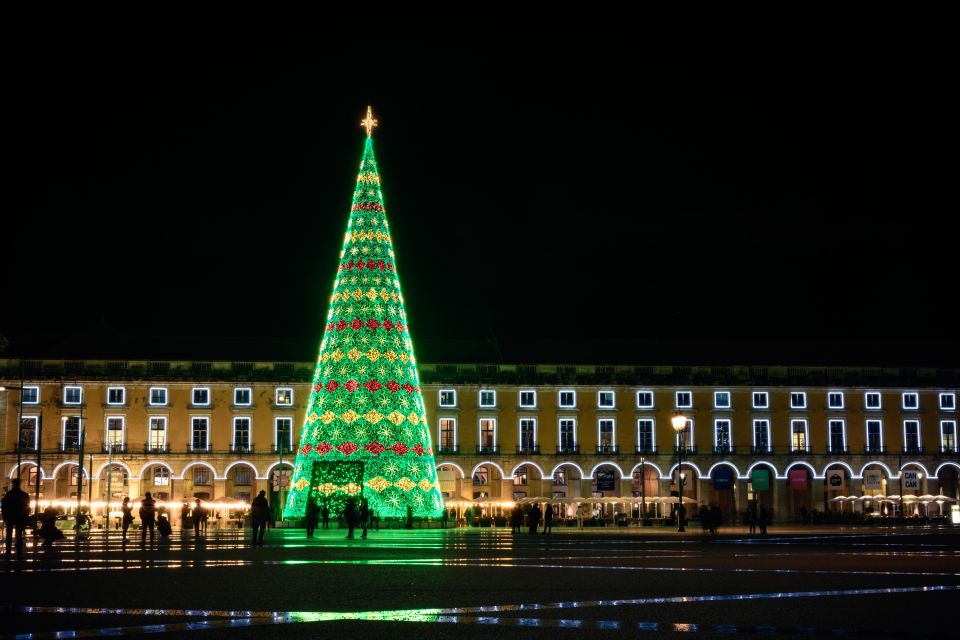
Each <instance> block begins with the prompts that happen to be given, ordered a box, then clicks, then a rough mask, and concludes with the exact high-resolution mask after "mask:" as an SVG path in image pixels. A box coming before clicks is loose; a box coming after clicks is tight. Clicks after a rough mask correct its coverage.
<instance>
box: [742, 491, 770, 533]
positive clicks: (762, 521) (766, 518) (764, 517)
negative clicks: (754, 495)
mask: <svg viewBox="0 0 960 640" xmlns="http://www.w3.org/2000/svg"><path fill="white" fill-rule="evenodd" d="M747 524H748V525H749V527H750V534H751V535H754V534H756V533H757V527H759V528H760V535H762V536H765V535H767V525H768V524H770V512H769V511H767V508H766V507H765V506H763V505H760V508H759V509H758V508H757V502H756V501H755V500H752V501H751V502H750V504H749V505H748V506H747Z"/></svg>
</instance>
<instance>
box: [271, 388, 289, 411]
mask: <svg viewBox="0 0 960 640" xmlns="http://www.w3.org/2000/svg"><path fill="white" fill-rule="evenodd" d="M281 392H286V393H288V394H290V402H280V393H281ZM273 403H274V404H275V405H277V406H278V407H292V406H293V387H277V388H276V389H275V390H274V392H273Z"/></svg>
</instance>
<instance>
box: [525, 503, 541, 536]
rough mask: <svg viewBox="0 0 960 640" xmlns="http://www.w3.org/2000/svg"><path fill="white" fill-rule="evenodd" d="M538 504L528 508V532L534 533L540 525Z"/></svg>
mask: <svg viewBox="0 0 960 640" xmlns="http://www.w3.org/2000/svg"><path fill="white" fill-rule="evenodd" d="M540 513H541V512H540V505H538V504H534V505H533V506H532V507H531V508H530V513H528V514H527V524H528V525H529V526H530V533H532V534H536V533H537V528H538V527H539V526H540Z"/></svg>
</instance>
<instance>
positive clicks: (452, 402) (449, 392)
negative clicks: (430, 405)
mask: <svg viewBox="0 0 960 640" xmlns="http://www.w3.org/2000/svg"><path fill="white" fill-rule="evenodd" d="M440 406H441V407H455V406H457V392H456V390H454V389H440Z"/></svg>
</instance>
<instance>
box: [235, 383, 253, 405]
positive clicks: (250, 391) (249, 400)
mask: <svg viewBox="0 0 960 640" xmlns="http://www.w3.org/2000/svg"><path fill="white" fill-rule="evenodd" d="M244 392H246V394H247V401H246V402H240V398H239V395H240V394H241V393H244ZM233 406H235V407H250V406H253V389H251V388H250V387H234V388H233Z"/></svg>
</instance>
